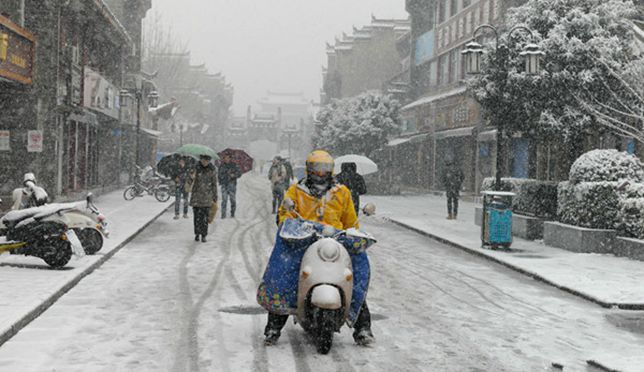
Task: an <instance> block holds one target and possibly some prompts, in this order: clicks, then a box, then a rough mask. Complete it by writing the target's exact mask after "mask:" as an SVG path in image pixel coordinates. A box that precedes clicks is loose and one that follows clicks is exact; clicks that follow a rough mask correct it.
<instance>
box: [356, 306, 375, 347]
mask: <svg viewBox="0 0 644 372" xmlns="http://www.w3.org/2000/svg"><path fill="white" fill-rule="evenodd" d="M353 327H354V331H353V340H354V341H355V342H356V344H358V345H360V346H367V345H369V344H371V343H373V342H374V341H375V338H374V337H373V333H372V332H371V313H370V312H369V307H368V306H367V301H365V302H364V303H363V304H362V309H360V314H358V319H356V323H355V324H354V325H353Z"/></svg>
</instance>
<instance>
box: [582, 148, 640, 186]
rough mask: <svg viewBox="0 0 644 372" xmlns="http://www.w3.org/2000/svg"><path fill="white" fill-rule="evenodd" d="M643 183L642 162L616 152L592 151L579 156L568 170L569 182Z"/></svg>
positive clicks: (631, 156)
mask: <svg viewBox="0 0 644 372" xmlns="http://www.w3.org/2000/svg"><path fill="white" fill-rule="evenodd" d="M624 180H628V181H631V182H638V183H641V182H644V168H643V167H642V162H641V161H640V160H639V159H638V158H637V157H635V156H633V155H629V154H628V153H626V152H619V151H617V150H593V151H590V152H587V153H585V154H583V155H582V156H580V157H579V158H578V159H577V160H576V161H575V162H574V163H573V165H572V167H571V168H570V182H572V183H579V182H619V181H624Z"/></svg>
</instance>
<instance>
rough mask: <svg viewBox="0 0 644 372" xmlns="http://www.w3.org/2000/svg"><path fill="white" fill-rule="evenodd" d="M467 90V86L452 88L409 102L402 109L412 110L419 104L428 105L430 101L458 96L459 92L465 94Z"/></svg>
mask: <svg viewBox="0 0 644 372" xmlns="http://www.w3.org/2000/svg"><path fill="white" fill-rule="evenodd" d="M465 92H467V87H466V86H462V87H458V88H456V89H452V90H450V91H448V92H445V93H441V94H436V95H433V96H427V97H423V98H420V99H418V100H416V101H414V102H412V103H410V104H408V105H407V106H405V107H403V108H402V110H403V111H406V110H411V109H413V108H416V107H418V106H422V105H426V104H428V103H432V102H435V101H438V100H441V99H445V98H449V97H452V96H456V95H459V94H463V93H465Z"/></svg>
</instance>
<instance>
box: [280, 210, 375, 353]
mask: <svg viewBox="0 0 644 372" xmlns="http://www.w3.org/2000/svg"><path fill="white" fill-rule="evenodd" d="M280 237H281V238H282V239H284V240H286V241H287V242H288V243H289V244H310V246H309V247H308V248H307V249H306V252H305V253H304V257H303V259H302V264H301V266H300V277H299V286H298V296H297V298H298V301H297V312H296V322H297V323H299V324H300V325H301V326H302V327H303V328H304V329H305V330H306V331H307V332H308V333H310V334H311V335H312V336H313V339H314V340H315V342H316V348H317V350H318V352H319V353H321V354H327V353H328V352H329V350H330V349H331V346H332V344H333V334H334V333H335V332H340V329H341V328H342V324H344V323H345V322H346V321H347V320H348V319H349V312H350V309H351V301H352V296H353V295H354V294H353V281H354V277H353V269H352V263H351V256H350V255H349V250H351V251H352V252H354V251H356V250H365V249H367V248H368V247H369V246H371V245H372V244H374V243H375V242H376V240H375V239H374V238H373V237H372V236H370V235H368V234H365V233H363V232H360V231H358V230H356V229H349V230H346V231H339V230H336V229H334V228H332V227H330V226H323V225H320V224H317V223H314V222H310V221H305V220H301V219H298V220H295V219H289V220H286V221H285V222H284V225H283V227H282V229H281V231H280ZM311 243H312V244H311Z"/></svg>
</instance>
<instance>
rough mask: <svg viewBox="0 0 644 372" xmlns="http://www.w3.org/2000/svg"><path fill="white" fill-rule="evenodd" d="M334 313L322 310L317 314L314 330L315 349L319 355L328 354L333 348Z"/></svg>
mask: <svg viewBox="0 0 644 372" xmlns="http://www.w3.org/2000/svg"><path fill="white" fill-rule="evenodd" d="M335 323H336V312H335V311H333V310H322V309H320V310H319V312H318V318H317V327H316V328H317V329H316V330H315V347H316V349H317V351H318V353H320V354H328V353H329V351H330V350H331V346H333V334H334V333H335Z"/></svg>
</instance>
